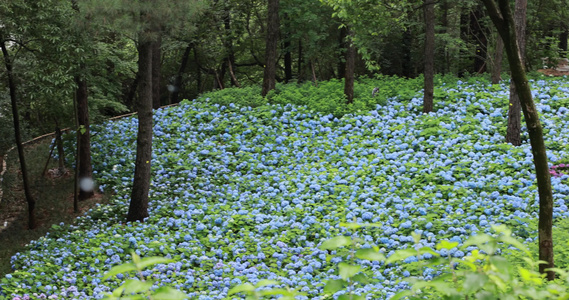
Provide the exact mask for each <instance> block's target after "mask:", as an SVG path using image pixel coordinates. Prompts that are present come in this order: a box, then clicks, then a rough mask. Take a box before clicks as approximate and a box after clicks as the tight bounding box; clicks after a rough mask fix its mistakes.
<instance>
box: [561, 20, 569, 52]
mask: <svg viewBox="0 0 569 300" xmlns="http://www.w3.org/2000/svg"><path fill="white" fill-rule="evenodd" d="M567 39H569V27H568V26H567V24H565V23H563V22H562V23H561V33H560V34H559V50H561V53H560V55H559V56H561V57H566V56H567Z"/></svg>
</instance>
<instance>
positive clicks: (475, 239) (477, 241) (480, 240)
mask: <svg viewBox="0 0 569 300" xmlns="http://www.w3.org/2000/svg"><path fill="white" fill-rule="evenodd" d="M493 239H494V238H493V237H491V236H490V235H487V234H485V233H481V234H477V235H473V236H471V237H469V238H468V239H467V240H466V241H465V242H464V243H463V244H462V248H466V247H468V246H472V245H482V244H484V243H488V242H490V241H492V240H493Z"/></svg>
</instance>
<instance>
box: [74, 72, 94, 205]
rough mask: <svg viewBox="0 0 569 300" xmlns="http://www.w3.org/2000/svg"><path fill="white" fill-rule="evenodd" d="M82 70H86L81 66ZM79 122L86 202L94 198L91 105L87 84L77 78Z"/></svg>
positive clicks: (82, 196) (81, 182)
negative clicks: (90, 123) (89, 103)
mask: <svg viewBox="0 0 569 300" xmlns="http://www.w3.org/2000/svg"><path fill="white" fill-rule="evenodd" d="M81 69H84V67H83V66H81ZM75 82H76V83H77V121H78V123H79V124H78V125H79V128H78V130H79V135H80V138H79V140H78V141H77V143H78V144H80V145H79V147H78V149H80V150H79V162H80V163H79V167H78V172H79V186H80V190H79V200H86V199H89V198H91V197H92V196H93V194H94V191H93V187H92V184H91V183H92V180H93V179H92V178H93V167H92V165H91V137H90V130H89V105H88V102H87V101H88V98H87V82H86V81H85V79H84V78H80V77H79V76H77V77H76V78H75Z"/></svg>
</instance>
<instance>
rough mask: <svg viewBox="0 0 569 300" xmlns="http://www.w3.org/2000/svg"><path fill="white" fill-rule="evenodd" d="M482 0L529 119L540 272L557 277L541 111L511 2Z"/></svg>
mask: <svg viewBox="0 0 569 300" xmlns="http://www.w3.org/2000/svg"><path fill="white" fill-rule="evenodd" d="M481 1H482V2H483V3H484V5H485V6H486V9H487V10H488V13H489V14H490V17H491V19H492V21H493V22H494V25H495V26H496V28H497V29H498V32H499V33H500V35H501V36H502V39H503V41H504V48H505V49H506V54H507V56H508V62H509V63H510V69H511V70H512V81H513V82H514V84H515V85H516V90H517V91H518V95H519V99H520V102H521V105H522V111H523V113H524V117H525V120H526V126H527V128H528V133H529V138H530V143H531V149H532V153H533V161H534V164H535V172H536V179H537V188H538V194H539V225H538V232H539V260H543V261H546V262H547V263H545V264H540V265H539V271H540V272H541V273H542V274H543V273H546V274H547V279H548V280H553V279H555V273H554V272H552V271H547V272H546V271H545V270H546V269H548V268H553V267H554V261H553V237H552V220H553V195H552V191H551V177H550V174H549V166H548V164H547V154H546V149H545V142H544V140H543V129H542V127H541V123H540V121H539V114H538V112H537V109H536V107H535V104H534V102H533V99H532V95H531V90H530V86H529V83H528V80H527V77H526V72H525V69H524V65H523V62H522V59H521V57H522V55H521V53H520V48H519V46H518V42H517V37H516V35H517V34H516V26H515V23H514V18H513V16H512V12H511V10H510V6H509V5H510V3H509V1H508V0H498V3H499V6H498V5H496V1H495V0H481Z"/></svg>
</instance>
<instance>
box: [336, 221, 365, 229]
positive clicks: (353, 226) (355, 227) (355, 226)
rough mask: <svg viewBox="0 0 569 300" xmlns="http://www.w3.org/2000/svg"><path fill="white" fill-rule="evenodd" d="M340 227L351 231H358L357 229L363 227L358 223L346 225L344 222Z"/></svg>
mask: <svg viewBox="0 0 569 300" xmlns="http://www.w3.org/2000/svg"><path fill="white" fill-rule="evenodd" d="M340 227H344V228H348V229H351V230H356V229H360V228H361V227H362V225H360V224H357V223H344V222H340Z"/></svg>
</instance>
